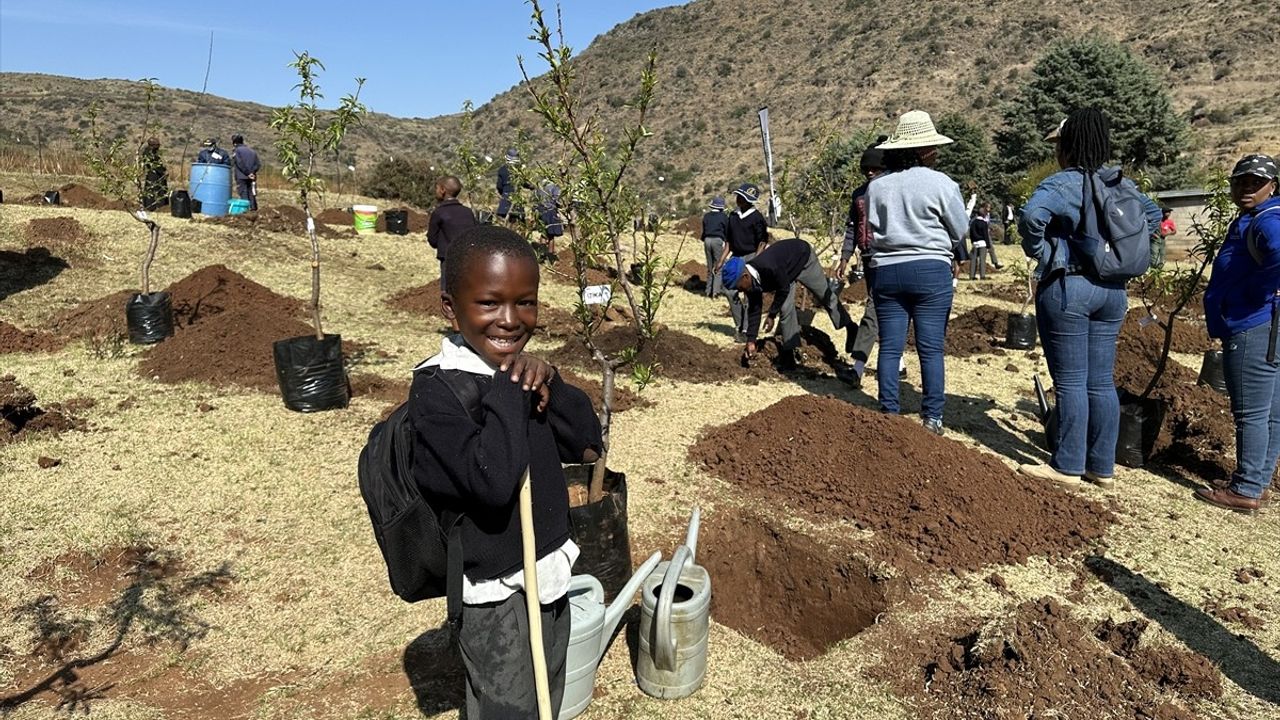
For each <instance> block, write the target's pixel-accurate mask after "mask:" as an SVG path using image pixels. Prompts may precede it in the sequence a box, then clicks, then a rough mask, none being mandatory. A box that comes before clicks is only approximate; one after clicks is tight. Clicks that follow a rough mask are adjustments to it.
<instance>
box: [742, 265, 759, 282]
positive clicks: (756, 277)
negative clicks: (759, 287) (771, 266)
mask: <svg viewBox="0 0 1280 720" xmlns="http://www.w3.org/2000/svg"><path fill="white" fill-rule="evenodd" d="M745 267H746V268H747V272H748V273H750V274H751V279H752V280H755V281H756V282H757V283H759V282H760V272H759V271H758V270H756V269H755V268H753V267H751V263H747V264H746V266H745Z"/></svg>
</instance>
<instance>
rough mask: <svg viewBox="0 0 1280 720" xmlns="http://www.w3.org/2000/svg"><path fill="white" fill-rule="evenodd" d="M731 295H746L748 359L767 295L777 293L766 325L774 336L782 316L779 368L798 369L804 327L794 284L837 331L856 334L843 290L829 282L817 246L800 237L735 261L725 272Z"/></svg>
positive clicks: (746, 353)
mask: <svg viewBox="0 0 1280 720" xmlns="http://www.w3.org/2000/svg"><path fill="white" fill-rule="evenodd" d="M721 273H722V275H723V277H722V278H721V280H722V281H723V282H724V286H725V289H726V291H727V290H728V289H730V288H732V289H734V290H739V291H742V292H744V293H746V295H747V329H746V335H747V345H746V347H745V348H744V349H743V351H742V356H743V358H744V359H745V360H751V358H752V357H754V356H755V354H756V339H757V338H758V337H759V335H760V311H761V308H762V307H763V305H764V297H763V294H764V293H767V292H768V293H773V305H771V306H770V307H769V319H768V320H767V321H766V322H765V326H764V332H765V334H768V333H771V332H772V331H773V325H774V322H775V321H776V320H778V319H779V317H781V320H782V324H781V330H782V353H781V354H780V355H779V356H778V368H779V369H781V370H790V369H793V368H794V367H795V364H796V362H795V360H796V355H795V351H796V348H798V347H800V323H799V321H798V319H797V318H796V296H795V290H794V288H792V285H793V284H795V283H799V284H800V285H802V286H804V288H805V289H806V290H808V291H809V292H810V293H811V294H812V295H813V299H814V300H816V301H817V303H818V306H819V307H821V308H823V309H825V310H826V311H827V316H828V317H829V318H830V319H831V325H832V327H834V328H836V329H837V330H839V329H840V328H845V331H846V332H855V329H854V324H853V321H852V320H851V319H850V318H849V314H848V313H847V312H845V309H844V306H843V305H841V304H840V293H839V292H838V291H837V289H836V288H838V287H839V285H838V284H837V283H835V281H829V280H827V275H826V273H824V272H823V271H822V263H820V262H819V261H818V255H817V253H815V252H814V251H813V246H811V245H809V243H807V242H805V241H804V240H801V239H800V238H791V239H790V240H781V241H779V242H777V243H774V244H773V245H770V246H769V247H767V248H765V250H764V252H762V253H760V254H758V255H756V256H755V257H754V258H752V259H751V260H747V261H743V260H742V258H737V257H735V258H730V259H729V261H728V262H726V263H725V264H724V269H723V270H722V271H721Z"/></svg>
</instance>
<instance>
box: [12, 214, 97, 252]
mask: <svg viewBox="0 0 1280 720" xmlns="http://www.w3.org/2000/svg"><path fill="white" fill-rule="evenodd" d="M88 236H89V234H88V233H87V232H85V229H84V226H83V225H81V224H80V221H79V220H76V219H75V218H73V217H66V216H58V217H51V218H32V219H31V220H28V221H27V228H26V237H27V242H28V243H30V244H32V245H36V244H42V243H44V244H52V245H68V244H72V243H77V242H81V241H83V240H85V239H87V238H88Z"/></svg>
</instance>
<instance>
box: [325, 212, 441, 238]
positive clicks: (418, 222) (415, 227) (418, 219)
mask: <svg viewBox="0 0 1280 720" xmlns="http://www.w3.org/2000/svg"><path fill="white" fill-rule="evenodd" d="M390 209H391V210H403V211H404V212H405V213H407V214H408V226H409V232H411V233H424V232H426V231H427V223H428V222H429V221H430V220H431V215H429V214H428V213H421V212H418V211H417V210H414V209H413V208H410V207H401V208H390ZM316 222H319V223H325V224H326V225H340V226H342V227H344V228H349V229H354V225H353V219H352V217H351V210H349V209H346V208H329V209H328V210H325V211H324V212H322V213H320V214H319V215H317V216H316ZM375 230H377V232H380V233H384V232H386V231H387V216H386V213H385V212H384V211H382V210H379V211H378V224H377V227H376V228H375Z"/></svg>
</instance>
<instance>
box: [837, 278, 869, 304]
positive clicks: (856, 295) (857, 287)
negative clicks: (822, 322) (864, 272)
mask: <svg viewBox="0 0 1280 720" xmlns="http://www.w3.org/2000/svg"><path fill="white" fill-rule="evenodd" d="M840 301H841V302H843V303H844V304H845V305H854V304H862V303H865V302H866V301H867V283H866V282H864V281H862V280H859V281H858V282H856V283H847V284H845V286H844V289H843V290H841V291H840Z"/></svg>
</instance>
